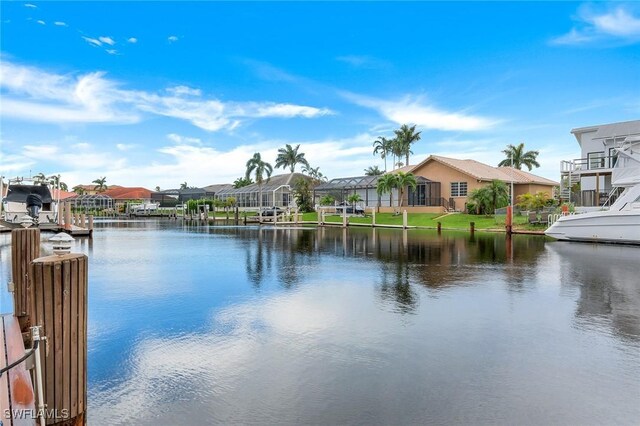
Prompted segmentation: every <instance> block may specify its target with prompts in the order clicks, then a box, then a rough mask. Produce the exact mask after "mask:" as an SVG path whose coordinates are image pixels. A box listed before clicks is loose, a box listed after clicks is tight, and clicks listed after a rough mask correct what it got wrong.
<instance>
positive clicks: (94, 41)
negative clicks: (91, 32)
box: [82, 36, 102, 47]
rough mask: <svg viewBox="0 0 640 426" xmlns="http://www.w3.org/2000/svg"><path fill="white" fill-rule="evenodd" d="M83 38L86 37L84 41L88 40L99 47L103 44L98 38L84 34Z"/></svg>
mask: <svg viewBox="0 0 640 426" xmlns="http://www.w3.org/2000/svg"><path fill="white" fill-rule="evenodd" d="M82 38H83V39H84V41H86V42H87V43H89V44H90V45H92V46H98V47H100V46H102V42H101V41H100V40H96V39H95V38H91V37H85V36H82Z"/></svg>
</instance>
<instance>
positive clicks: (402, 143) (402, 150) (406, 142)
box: [393, 124, 422, 166]
mask: <svg viewBox="0 0 640 426" xmlns="http://www.w3.org/2000/svg"><path fill="white" fill-rule="evenodd" d="M393 132H394V133H395V134H396V145H397V146H396V150H397V153H398V156H399V157H402V156H403V155H404V156H406V159H407V161H406V162H405V165H407V166H408V165H409V154H413V151H411V145H413V144H414V143H416V142H418V141H419V140H420V133H422V132H416V126H415V124H414V125H413V126H411V127H409V126H408V125H406V124H403V125H402V126H400V128H399V129H398V130H394V131H393Z"/></svg>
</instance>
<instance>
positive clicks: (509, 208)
mask: <svg viewBox="0 0 640 426" xmlns="http://www.w3.org/2000/svg"><path fill="white" fill-rule="evenodd" d="M505 229H506V231H507V234H509V235H511V233H512V232H513V206H507V217H506V219H505Z"/></svg>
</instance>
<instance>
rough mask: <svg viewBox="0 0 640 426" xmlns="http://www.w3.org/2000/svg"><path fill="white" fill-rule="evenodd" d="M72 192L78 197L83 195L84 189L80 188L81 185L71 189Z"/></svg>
mask: <svg viewBox="0 0 640 426" xmlns="http://www.w3.org/2000/svg"><path fill="white" fill-rule="evenodd" d="M72 190H73V192H75V193H76V194H78V195H84V193H85V191H84V188H83V187H82V185H76V186H74V187H73V188H72Z"/></svg>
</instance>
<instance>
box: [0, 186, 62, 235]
mask: <svg viewBox="0 0 640 426" xmlns="http://www.w3.org/2000/svg"><path fill="white" fill-rule="evenodd" d="M58 193H59V190H55V189H53V188H52V185H51V184H48V183H41V182H39V181H37V180H36V179H33V178H13V179H9V182H8V185H7V193H6V195H4V196H3V197H2V213H1V214H0V223H1V224H2V225H4V226H7V227H10V228H13V227H17V226H20V225H21V223H22V221H23V220H24V217H25V216H29V217H31V219H32V222H33V224H35V225H36V226H38V225H40V226H45V227H46V226H47V225H55V224H56V223H57V221H58V203H59V201H60V200H59V196H57V194H58ZM0 194H4V191H3V190H2V188H0Z"/></svg>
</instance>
